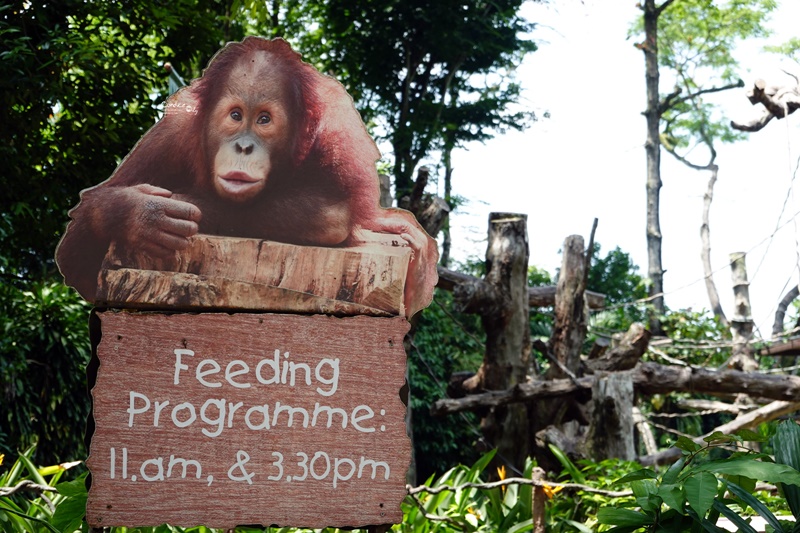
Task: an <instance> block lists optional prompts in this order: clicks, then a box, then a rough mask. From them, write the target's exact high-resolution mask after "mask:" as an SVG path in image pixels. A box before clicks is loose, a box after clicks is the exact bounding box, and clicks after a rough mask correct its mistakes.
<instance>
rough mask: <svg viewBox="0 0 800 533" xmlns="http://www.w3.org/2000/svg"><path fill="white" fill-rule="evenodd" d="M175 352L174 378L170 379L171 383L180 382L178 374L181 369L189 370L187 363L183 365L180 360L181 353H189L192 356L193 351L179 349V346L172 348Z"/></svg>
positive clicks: (176, 383)
mask: <svg viewBox="0 0 800 533" xmlns="http://www.w3.org/2000/svg"><path fill="white" fill-rule="evenodd" d="M174 353H175V378H174V379H173V380H172V384H173V385H178V384H180V375H181V370H189V365H185V364H183V363H182V362H181V356H182V355H190V356H193V355H194V352H193V351H192V350H181V349H180V348H176V349H175V350H174Z"/></svg>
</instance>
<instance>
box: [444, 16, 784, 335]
mask: <svg viewBox="0 0 800 533" xmlns="http://www.w3.org/2000/svg"><path fill="white" fill-rule="evenodd" d="M551 4H557V5H542V4H538V3H528V4H527V5H526V8H525V11H524V14H525V16H526V18H528V19H529V20H531V21H533V22H536V23H537V24H538V28H537V30H536V31H535V32H534V33H533V37H534V39H536V40H537V42H538V44H539V50H537V51H536V52H534V53H532V54H529V55H528V56H527V58H526V60H525V61H524V63H523V65H522V66H521V67H520V69H519V71H518V77H519V81H520V83H521V84H522V86H523V88H524V94H523V101H522V104H523V105H524V106H525V107H526V108H527V109H530V110H533V111H535V112H536V113H537V115H538V116H539V117H540V119H539V120H538V121H537V122H536V123H534V124H533V125H532V126H531V127H530V128H528V129H527V130H525V131H524V132H521V133H520V132H509V133H506V134H503V135H501V136H498V137H496V138H495V139H493V140H491V141H488V142H486V143H485V144H480V143H475V144H470V145H468V146H467V147H465V148H464V149H460V150H458V151H456V152H454V154H453V167H454V174H453V189H454V192H455V193H456V194H458V195H461V196H463V197H465V198H466V199H467V200H468V203H467V204H466V205H465V206H463V207H461V208H459V209H458V211H456V213H455V214H453V216H452V224H453V231H452V233H453V256H454V258H455V259H457V260H463V259H466V258H468V257H479V258H482V257H483V256H484V254H485V250H486V231H487V222H488V217H489V213H490V212H512V213H524V214H527V216H528V238H529V242H530V264H532V265H536V266H538V267H541V268H544V269H546V270H547V271H549V272H550V273H551V274H553V273H554V272H555V270H556V268H558V267H559V265H560V263H561V258H560V255H559V250H560V248H561V246H562V244H563V242H564V239H565V238H566V237H567V236H569V235H573V234H578V235H583V236H584V238H585V239H586V241H587V242H588V238H589V233H590V232H591V227H592V221H593V219H594V218H595V217H596V218H597V219H598V221H599V223H598V228H597V232H596V235H595V240H596V241H597V242H599V243H600V244H601V246H602V250H601V255H603V256H604V255H605V254H606V253H608V252H609V251H610V250H612V249H613V248H614V247H616V246H619V247H620V248H621V249H622V250H623V251H625V252H627V253H629V254H630V255H631V257H632V259H633V260H634V262H635V263H636V264H637V265H639V267H640V270H639V273H640V274H641V275H643V276H646V272H647V249H646V234H645V214H646V213H645V181H646V161H645V153H644V140H645V133H646V130H645V121H644V118H643V117H642V115H641V112H642V110H644V108H645V83H644V82H645V80H644V55H643V54H642V52H641V51H639V50H638V49H636V48H635V47H634V46H633V44H634V41H633V40H626V36H627V30H628V28H629V26H630V24H631V23H632V21H634V20H635V19H636V18H637V17H639V16H640V11H639V9H638V8H637V7H636V5H635V2H634V1H633V0H624V1H619V0H614V1H611V2H609V1H607V0H606V1H603V0H584V1H583V2H581V1H579V0H562V1H559V2H552V3H551ZM781 4H782V5H781V6H780V8H779V10H778V11H776V12H775V13H774V15H773V17H772V22H771V23H770V27H771V28H772V29H773V30H774V32H775V36H773V37H772V38H770V39H769V40H768V41H758V42H749V43H748V44H747V45H746V46H744V47H742V49H740V50H737V54H736V55H737V59H738V60H739V62H740V65H741V67H742V69H741V71H740V73H739V76H740V77H741V78H742V80H744V82H745V86H746V87H749V86H751V85H752V82H753V81H754V80H755V79H758V78H764V79H766V80H767V81H768V82H775V83H787V82H793V80H792V79H791V78H789V77H787V76H786V75H785V74H784V73H783V72H782V71H781V69H782V68H783V69H785V70H789V71H793V72H795V73H798V74H800V65H796V64H794V63H792V62H790V61H787V60H786V59H781V58H779V57H778V56H776V55H775V54H768V53H766V52H763V51H762V49H763V46H764V44H767V43H772V44H778V43H781V42H785V41H786V40H787V39H788V38H789V37H791V36H792V35H793V33H792V31H793V29H795V30H796V21H797V20H800V2H795V1H794V0H782V2H781ZM792 26H794V28H792ZM665 90H666V89H665V88H664V87H663V86H662V92H664V91H665ZM715 101H716V102H717V103H719V104H720V106H721V109H722V112H723V113H724V114H725V115H726V116H727V117H728V118H730V119H735V120H738V121H746V120H748V119H750V118H755V117H756V116H758V115H759V114H760V113H761V106H752V105H751V104H750V102H749V101H748V100H747V98H746V96H745V89H734V90H732V91H728V92H727V94H725V95H723V96H721V97H720V98H718V99H717V100H715ZM545 112H547V113H548V114H549V118H543V115H544V113H545ZM798 120H800V113H796V114H795V115H790V116H789V117H788V119H784V120H780V121H776V120H773V121H772V122H771V123H770V124H769V125H768V126H767V127H766V128H764V129H763V130H761V131H760V132H758V133H751V134H749V136H748V139H747V140H746V141H744V142H738V143H736V144H732V145H722V146H719V147H718V158H717V163H718V165H719V166H720V170H719V176H718V181H717V184H716V187H715V191H714V200H713V203H712V206H711V215H710V232H711V249H712V267H713V269H714V271H715V274H714V281H715V283H716V285H717V290H718V292H719V293H720V299H721V302H722V306H723V309H724V311H725V312H726V314H727V315H728V317H729V318H730V317H731V315H732V314H733V288H732V283H731V275H730V268H729V260H728V256H729V254H730V253H732V252H746V253H747V268H748V275H749V278H750V297H751V303H752V311H753V319H754V320H755V322H756V327H757V328H758V332H757V334H758V333H760V336H761V337H762V338H765V339H768V338H769V337H770V335H771V330H772V322H773V319H774V314H775V308H776V306H777V304H778V302H779V301H780V299H781V297H782V296H783V294H784V293H785V292H786V291H787V290H788V289H790V288H791V287H792V286H793V285H796V284H797V283H798V279H800V278H799V277H798V274H797V270H796V265H797V263H798V261H797V257H798V252H797V250H798V245H797V244H796V243H797V241H798V240H800V237H798V235H800V233H799V232H800V229H799V228H798V227H797V225H796V224H795V221H794V218H793V217H794V215H795V214H796V213H798V211H800V190H798V191H795V193H794V194H790V192H791V183H792V176H793V171H794V167H795V164H796V161H797V158H798V155H800V122H798ZM708 177H709V174H708V173H707V172H698V171H694V170H690V169H688V168H686V167H685V166H683V165H682V164H681V163H678V162H676V161H675V160H674V159H673V158H672V156H670V155H669V154H667V153H666V152H662V180H663V187H662V190H661V230H662V234H663V251H662V261H663V266H664V268H665V269H666V273H665V275H664V284H665V301H666V304H667V306H668V307H670V308H671V309H684V308H692V309H693V310H695V311H700V310H702V309H708V308H709V303H708V302H709V300H708V296H707V293H706V289H705V284H704V283H703V270H702V263H701V260H700V251H701V242H700V224H701V220H702V209H703V204H702V202H703V194H704V192H705V190H706V187H707V182H708ZM795 196H796V197H797V198H795ZM787 198H788V201H787ZM785 202H786V207H785V209H784V203H785ZM782 211H783V215H782V216H781V213H782ZM779 226H780V227H781V228H780V229H779V230H777V231H776V228H778V227H779Z"/></svg>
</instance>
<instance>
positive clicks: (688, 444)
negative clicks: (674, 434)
mask: <svg viewBox="0 0 800 533" xmlns="http://www.w3.org/2000/svg"><path fill="white" fill-rule="evenodd" d="M673 446H675V447H676V448H678V449H680V450H683V451H685V452H689V453H694V452H696V451H697V450H699V449H700V445H699V444H697V443H696V442H695V441H693V440H692V439H690V438H689V437H683V436H681V437H678V440H677V441H675V444H674V445H673Z"/></svg>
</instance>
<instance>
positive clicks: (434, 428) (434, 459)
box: [408, 289, 485, 479]
mask: <svg viewBox="0 0 800 533" xmlns="http://www.w3.org/2000/svg"><path fill="white" fill-rule="evenodd" d="M450 309H452V295H451V294H450V293H448V292H446V291H441V290H439V289H437V290H436V294H435V298H434V303H433V304H432V305H431V306H430V307H428V308H427V309H425V310H424V311H423V312H422V314H421V315H420V319H419V323H418V327H417V331H416V333H415V335H414V346H412V347H411V350H410V351H409V354H408V371H409V378H410V384H411V411H412V412H411V419H412V421H413V426H414V455H415V459H416V465H417V476H418V478H419V479H427V478H428V477H430V476H431V475H433V474H434V473H436V472H444V471H446V470H448V469H450V468H451V467H452V466H453V465H455V464H458V463H462V464H463V463H472V462H473V461H475V460H476V458H477V454H478V452H477V448H476V446H475V445H474V444H475V441H476V440H477V439H479V438H480V432H479V431H478V430H477V427H478V420H477V417H476V416H475V415H474V414H473V413H467V414H464V416H450V417H446V418H433V417H431V415H430V406H431V404H433V402H435V401H436V400H438V399H440V398H443V397H445V396H446V395H447V392H446V389H447V383H448V381H449V379H450V376H451V375H452V374H453V373H454V372H458V371H474V370H475V369H476V368H478V367H479V366H480V364H481V361H482V360H483V349H484V348H483V345H484V342H485V341H484V339H485V336H484V333H483V332H482V330H481V327H480V319H479V318H478V317H477V316H476V315H463V314H459V313H452V312H451V311H449V310H450Z"/></svg>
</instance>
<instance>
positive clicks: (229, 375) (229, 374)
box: [225, 359, 310, 389]
mask: <svg viewBox="0 0 800 533" xmlns="http://www.w3.org/2000/svg"><path fill="white" fill-rule="evenodd" d="M234 366H238V367H239V370H231V368H233V367H234ZM248 372H250V367H249V366H247V363H245V362H244V361H241V360H239V359H234V360H233V361H231V362H230V363H228V366H226V367H225V380H226V381H227V382H228V383H230V384H231V385H233V386H234V387H236V388H237V389H249V388H250V384H249V383H237V382H236V381H233V378H234V377H236V376H241V375H242V374H247V373H248ZM309 385H310V383H309Z"/></svg>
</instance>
